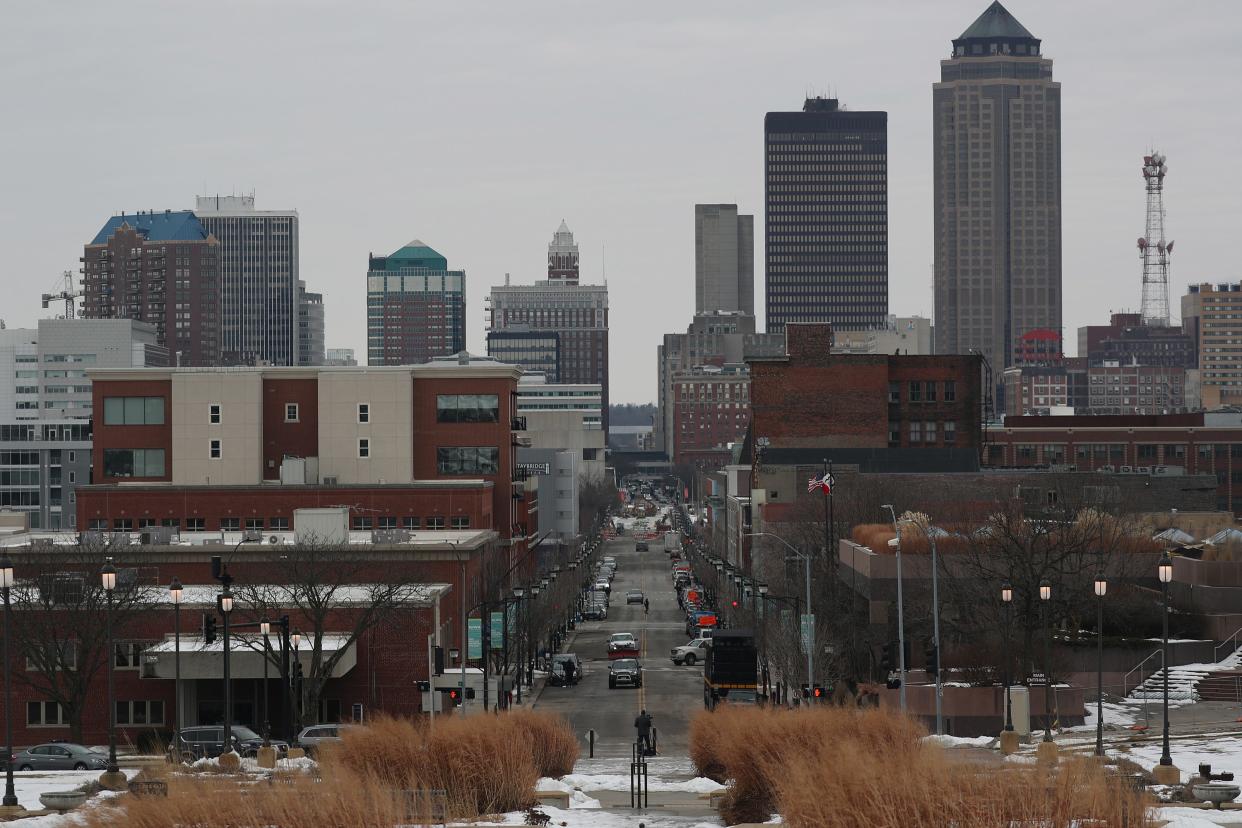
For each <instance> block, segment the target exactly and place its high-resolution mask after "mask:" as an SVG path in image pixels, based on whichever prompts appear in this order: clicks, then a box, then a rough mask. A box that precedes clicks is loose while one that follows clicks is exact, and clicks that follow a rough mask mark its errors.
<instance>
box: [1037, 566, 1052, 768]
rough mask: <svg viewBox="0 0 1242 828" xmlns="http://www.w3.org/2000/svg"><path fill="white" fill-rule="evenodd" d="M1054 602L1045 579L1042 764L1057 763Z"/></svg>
mask: <svg viewBox="0 0 1242 828" xmlns="http://www.w3.org/2000/svg"><path fill="white" fill-rule="evenodd" d="M1051 601H1052V584H1050V583H1048V581H1047V580H1046V579H1045V580H1043V581H1040V582H1039V605H1040V610H1041V611H1042V613H1043V621H1044V740H1043V741H1042V742H1040V743H1039V747H1038V748H1036V751H1035V753H1036V757H1037V758H1038V760H1039V761H1041V762H1049V763H1055V762H1056V761H1057V743H1056V742H1054V741H1052V622H1051V620H1050V619H1049V613H1048V604H1049V603H1050V602H1051Z"/></svg>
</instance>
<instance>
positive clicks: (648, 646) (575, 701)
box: [534, 536, 703, 759]
mask: <svg viewBox="0 0 1242 828" xmlns="http://www.w3.org/2000/svg"><path fill="white" fill-rule="evenodd" d="M604 555H612V556H614V557H616V559H617V574H616V577H615V578H614V579H613V582H612V600H611V602H610V603H609V608H608V618H607V620H605V621H584V622H582V623H580V624H578V625H577V629H576V630H575V631H574V637H573V638H572V639H571V640H570V641H568V642H567V643H566V645H565V647H563V648H562V649H564V650H566V651H572V652H576V653H577V654H578V658H580V659H581V660H582V662H583V666H584V667H585V670H586V674H585V675H584V676H583V678H582V681H580V682H579V683H578V684H577V685H574V686H571V687H550V686H549V687H544V688H543V689H542V691H540V692H538V693H537V694H536V695H535V697H534V698H535V706H536V707H537V708H538V709H540V710H547V711H549V712H553V713H559V714H561V715H562V716H564V717H565V718H566V719H568V720H569V722H570V724H571V725H573V728H574V732H576V733H577V734H578V738H579V739H580V740H581V743H582V747H583V754H582V755H583V756H584V757H586V756H587V755H588V739H587V734H588V731H590V730H594V731H595V734H596V735H595V756H596V757H604V758H609V757H617V758H626V759H628V758H629V757H630V755H631V750H632V748H631V746H632V745H633V743H634V739H635V736H636V733H635V730H634V719H635V718H636V717H637V716H638V713H639V711H640V710H642V709H644V708H645V709H646V710H647V712H648V713H650V714H651V716H652V717H653V718H654V725H655V728H656V731H657V742H658V744H657V749H658V750H659V753H660V754H661V755H676V756H685V755H687V754H688V752H689V741H688V734H689V727H690V719H691V717H692V716H693V715H694V714H695V713H696V712H697V711H699V710H702V709H703V668H702V666H696V667H678V666H676V665H674V664H673V662H672V660H671V659H670V658H669V652H670V651H671V650H672V649H673V648H674V647H676V646H679V645H681V644H685V643H686V641H688V640H689V638H688V636H687V635H686V630H685V615H684V613H683V612H682V611H681V610H680V609H679V608H678V606H677V592H676V590H674V589H673V579H672V565H671V564H670V562H669V558H668V555H666V554H665V552H664V549H663V546H662V544H660V543H659V542H658V541H656V542H652V543H650V550H649V551H647V552H642V553H639V552H638V551H637V550H636V548H635V542H634V541H633V540H632V539H630V538H628V537H625V536H622V537H619V538H614V539H612V540H609V541H607V542H606V543H605V547H604V550H603V552H602V553H601V557H602V556H604ZM631 589H641V590H642V591H643V594H644V595H646V596H647V598H648V599H649V600H650V602H651V612H650V613H649V614H647V615H644V614H643V607H642V605H641V604H630V605H627V604H626V603H625V593H626V591H627V590H631ZM619 632H630V633H633V634H634V636H635V637H636V638H637V639H638V641H639V645H640V647H639V662H640V663H641V664H642V667H643V686H642V687H640V688H637V689H634V688H628V687H620V688H617V689H616V690H609V689H608V647H607V642H608V637H609V636H610V635H612V634H613V633H619Z"/></svg>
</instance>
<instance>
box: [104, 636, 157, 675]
mask: <svg viewBox="0 0 1242 828" xmlns="http://www.w3.org/2000/svg"><path fill="white" fill-rule="evenodd" d="M112 646H113V661H112V663H113V665H114V666H115V667H116V669H118V670H137V669H138V668H139V667H141V666H142V651H143V650H145V649H146V648H147V646H148V645H147V642H145V641H117V642H115V643H114V644H113V645H112Z"/></svg>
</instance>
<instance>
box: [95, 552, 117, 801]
mask: <svg viewBox="0 0 1242 828" xmlns="http://www.w3.org/2000/svg"><path fill="white" fill-rule="evenodd" d="M99 581H100V585H101V586H103V589H104V594H105V595H106V596H107V600H108V608H107V612H106V613H105V614H104V637H105V639H106V640H107V642H108V649H107V653H108V768H107V770H106V771H105V772H104V776H105V777H108V778H111V779H115V778H116V777H115V776H113V774H116V773H120V768H118V767H117V764H116V701H115V695H116V691H115V689H114V687H113V673H114V672H115V670H114V668H115V667H116V645H115V644H113V643H112V591H113V590H115V589H116V567H115V566H113V565H112V559H111V558H109V559H108V560H106V561H104V565H103V568H102V569H101V570H99ZM105 787H107V786H105Z"/></svg>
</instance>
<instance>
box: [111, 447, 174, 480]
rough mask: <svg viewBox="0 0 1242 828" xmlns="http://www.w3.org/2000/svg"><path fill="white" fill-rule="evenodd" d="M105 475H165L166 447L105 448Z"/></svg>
mask: <svg viewBox="0 0 1242 828" xmlns="http://www.w3.org/2000/svg"><path fill="white" fill-rule="evenodd" d="M103 473H104V477H163V476H164V449H104V472H103Z"/></svg>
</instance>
